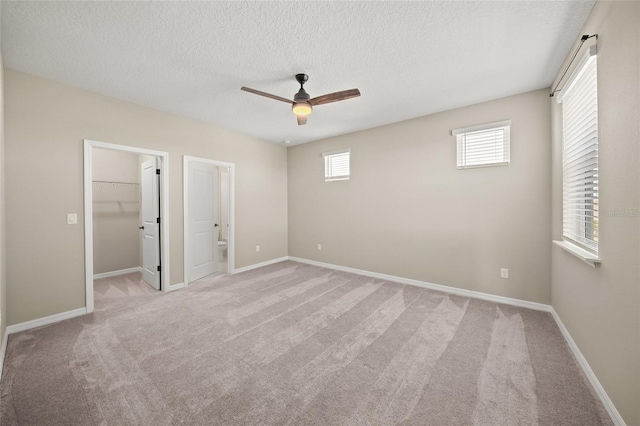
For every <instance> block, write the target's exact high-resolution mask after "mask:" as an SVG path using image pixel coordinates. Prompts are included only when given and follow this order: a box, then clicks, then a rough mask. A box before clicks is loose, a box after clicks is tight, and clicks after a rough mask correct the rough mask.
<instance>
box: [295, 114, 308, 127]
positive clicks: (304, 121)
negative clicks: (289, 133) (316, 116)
mask: <svg viewBox="0 0 640 426" xmlns="http://www.w3.org/2000/svg"><path fill="white" fill-rule="evenodd" d="M297 117H298V126H302V125H303V124H307V117H308V115H298V116H297Z"/></svg>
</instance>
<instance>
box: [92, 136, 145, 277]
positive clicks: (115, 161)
mask: <svg viewBox="0 0 640 426" xmlns="http://www.w3.org/2000/svg"><path fill="white" fill-rule="evenodd" d="M139 157H140V156H139V155H138V154H131V153H128V152H121V151H112V150H108V149H99V148H96V149H94V150H93V156H92V160H93V164H92V166H93V167H92V173H93V181H94V182H96V181H97V182H96V183H95V184H94V185H93V187H94V192H93V273H94V274H102V273H105V272H113V271H120V270H123V269H129V268H135V267H138V266H141V264H140V245H141V244H140V241H141V238H140V232H141V231H140V230H139V229H138V226H140V224H141V221H140V197H139V196H140V186H139V185H140V160H139ZM104 182H121V183H114V184H105V183H104Z"/></svg>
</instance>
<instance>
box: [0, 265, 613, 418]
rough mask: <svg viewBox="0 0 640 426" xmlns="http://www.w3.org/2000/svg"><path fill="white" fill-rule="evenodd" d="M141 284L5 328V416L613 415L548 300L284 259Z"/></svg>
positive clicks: (117, 283)
mask: <svg viewBox="0 0 640 426" xmlns="http://www.w3.org/2000/svg"><path fill="white" fill-rule="evenodd" d="M127 280H128V281H127ZM129 282H131V283H133V286H126V287H125V285H124V284H125V283H129ZM136 282H137V283H136ZM129 284H130V283H129ZM139 284H140V277H139V274H138V275H136V274H134V275H131V276H128V277H120V278H117V279H115V280H114V281H112V282H111V283H101V284H100V287H99V288H98V286H97V287H96V301H95V304H96V310H95V312H94V313H93V314H91V315H86V316H84V317H79V318H75V319H72V320H67V321H64V322H61V323H58V324H54V325H51V326H47V327H43V328H40V329H37V330H31V331H26V332H23V333H18V334H14V335H12V336H10V339H9V346H8V351H7V359H6V362H5V371H4V376H3V380H2V384H1V386H0V390H1V395H2V402H1V414H2V424H3V425H14V424H20V425H169V424H185V425H285V424H291V425H395V424H402V425H414V424H415V425H418V424H419V425H425V424H429V425H533V424H541V425H560V424H575V425H602V424H605V425H608V424H611V422H610V420H609V418H608V417H607V415H606V413H605V411H604V409H603V407H602V405H601V403H600V402H599V400H597V398H595V397H594V392H593V390H592V389H591V387H590V386H589V384H588V382H587V381H586V379H585V378H584V376H583V375H582V373H581V371H580V369H579V367H578V366H577V364H576V362H575V360H574V359H573V357H572V355H571V353H570V351H569V348H568V346H567V345H566V343H565V341H564V339H563V337H562V335H561V333H560V331H559V330H558V328H557V326H556V325H555V322H554V321H553V318H552V317H551V316H550V315H549V314H548V313H543V312H537V311H532V310H527V309H521V308H515V307H512V306H506V305H498V304H495V303H490V302H484V301H479V300H476V299H469V298H465V297H458V296H452V295H447V294H444V293H439V292H435V291H430V290H426V289H421V288H417V287H412V286H406V285H402V284H398V283H393V282H387V281H382V280H378V279H372V278H367V277H362V276H358V275H354V274H349V273H345V272H336V271H332V270H328V269H323V268H319V267H315V266H309V265H303V264H299V263H295V262H290V261H287V262H282V263H278V264H275V265H271V266H267V267H263V268H260V269H256V270H253V271H248V272H245V273H241V274H237V275H233V276H217V277H214V278H211V279H208V280H204V281H202V282H198V283H195V284H192V285H191V286H189V288H188V289H185V290H182V291H178V292H173V293H171V294H162V293H157V292H152V293H149V292H147V291H144V290H146V289H145V287H144V286H142V287H140V286H139Z"/></svg>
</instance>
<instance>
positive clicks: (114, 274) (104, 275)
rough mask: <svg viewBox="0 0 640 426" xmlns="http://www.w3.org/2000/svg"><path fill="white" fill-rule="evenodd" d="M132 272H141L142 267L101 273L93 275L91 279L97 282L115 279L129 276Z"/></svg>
mask: <svg viewBox="0 0 640 426" xmlns="http://www.w3.org/2000/svg"><path fill="white" fill-rule="evenodd" d="M132 272H142V267H140V266H135V267H133V268H127V269H120V270H119V271H111V272H103V273H101V274H94V275H93V279H94V280H99V279H100V278H109V277H117V276H118V275H125V274H130V273H132Z"/></svg>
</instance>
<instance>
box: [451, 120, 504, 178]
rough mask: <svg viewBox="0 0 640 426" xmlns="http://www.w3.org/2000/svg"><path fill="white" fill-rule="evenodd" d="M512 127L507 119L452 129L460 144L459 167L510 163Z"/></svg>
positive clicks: (466, 167)
mask: <svg viewBox="0 0 640 426" xmlns="http://www.w3.org/2000/svg"><path fill="white" fill-rule="evenodd" d="M510 128H511V121H510V120H506V121H500V122H497V123H488V124H481V125H479V126H473V127H465V128H464V129H455V130H452V131H451V134H452V135H454V136H455V137H456V140H457V144H458V169H468V168H473V167H487V166H506V165H508V164H509V162H510V154H509V143H510V140H509V139H510V138H509V133H510Z"/></svg>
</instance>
